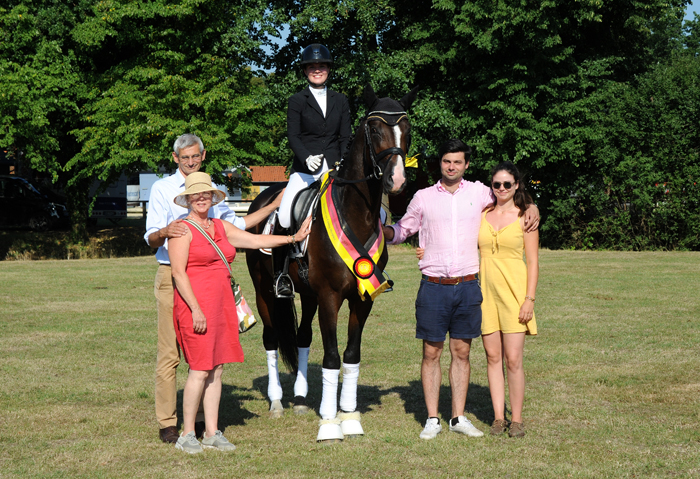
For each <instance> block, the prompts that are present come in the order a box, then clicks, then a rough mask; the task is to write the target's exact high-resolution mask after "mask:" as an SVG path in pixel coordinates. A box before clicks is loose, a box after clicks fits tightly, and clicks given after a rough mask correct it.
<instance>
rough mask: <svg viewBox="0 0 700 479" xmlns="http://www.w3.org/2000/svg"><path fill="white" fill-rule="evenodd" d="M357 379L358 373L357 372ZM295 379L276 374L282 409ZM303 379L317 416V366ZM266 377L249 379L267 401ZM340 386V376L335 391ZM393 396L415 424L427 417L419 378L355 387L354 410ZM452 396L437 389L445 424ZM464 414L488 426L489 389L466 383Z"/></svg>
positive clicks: (287, 405) (362, 410) (286, 405)
mask: <svg viewBox="0 0 700 479" xmlns="http://www.w3.org/2000/svg"><path fill="white" fill-rule="evenodd" d="M360 376H362V372H361V371H360ZM295 379H296V376H295V375H293V374H290V373H288V372H284V371H280V383H281V384H282V391H283V397H282V405H283V406H284V408H285V409H288V408H291V407H292V405H293V403H294V381H295ZM307 380H308V383H309V393H308V395H307V396H306V404H307V406H309V408H311V409H312V410H314V411H315V413H316V414H318V409H319V406H320V404H321V396H322V379H321V365H320V364H317V363H312V364H309V368H308V374H307ZM267 384H268V380H267V376H259V377H257V378H255V379H253V387H252V388H253V389H254V390H257V391H258V392H259V393H260V394H261V395H262V396H263V397H266V398H267ZM341 387H342V376H341V381H340V384H339V389H340V388H341ZM391 393H395V394H398V395H399V397H400V398H401V400H402V401H403V403H404V410H405V411H406V413H407V414H413V417H414V418H415V420H416V422H418V423H419V424H421V425H422V424H424V423H425V420H426V419H427V418H428V413H427V411H426V408H425V400H424V398H423V385H422V383H421V381H420V379H416V380H415V381H410V382H409V383H408V384H407V385H406V386H395V387H393V388H390V389H382V388H379V387H377V386H365V385H363V384H361V379H360V384H358V385H357V410H358V411H359V412H360V413H361V414H365V413H367V412H370V411H372V410H373V409H374V408H375V407H376V406H379V405H380V404H381V403H382V396H385V395H388V394H391ZM451 400H452V393H451V391H450V386H449V385H442V386H441V387H440V401H439V403H438V410H439V413H440V415H441V416H442V418H443V420H445V421H448V420H449V419H450V418H451V417H452V403H451ZM466 412H467V413H468V414H473V415H474V416H476V418H477V419H478V420H479V421H482V422H484V423H486V424H491V422H492V421H493V408H492V407H491V395H490V393H489V388H487V387H485V386H481V385H479V384H474V383H471V384H469V390H468V394H467V405H466Z"/></svg>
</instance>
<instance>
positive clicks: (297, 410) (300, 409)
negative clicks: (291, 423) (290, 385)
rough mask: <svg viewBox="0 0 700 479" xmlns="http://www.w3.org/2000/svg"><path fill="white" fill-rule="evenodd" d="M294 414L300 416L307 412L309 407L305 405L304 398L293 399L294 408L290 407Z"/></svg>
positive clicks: (296, 397)
mask: <svg viewBox="0 0 700 479" xmlns="http://www.w3.org/2000/svg"><path fill="white" fill-rule="evenodd" d="M292 411H294V414H297V415H301V414H306V413H307V412H309V406H307V405H306V398H305V397H304V396H295V397H294V406H293V407H292Z"/></svg>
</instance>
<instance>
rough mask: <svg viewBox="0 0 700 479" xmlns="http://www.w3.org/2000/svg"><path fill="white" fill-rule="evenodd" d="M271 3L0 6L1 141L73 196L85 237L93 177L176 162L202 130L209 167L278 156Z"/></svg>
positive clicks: (185, 0) (25, 0) (107, 0)
mask: <svg viewBox="0 0 700 479" xmlns="http://www.w3.org/2000/svg"><path fill="white" fill-rule="evenodd" d="M265 9H266V3H265V2H260V1H239V2H226V3H224V2H218V1H213V0H182V1H179V2H170V1H167V0H156V1H127V0H103V1H99V2H91V1H86V0H83V1H77V2H72V3H63V2H55V1H52V0H31V1H29V0H10V1H9V2H6V6H5V7H4V8H3V9H0V35H2V40H3V41H2V42H0V91H2V92H4V93H3V94H2V97H1V99H0V121H1V123H0V142H2V144H4V145H7V146H13V147H15V148H16V149H18V150H21V151H22V152H23V153H24V159H25V161H27V162H28V163H29V164H30V165H31V167H32V168H33V169H35V170H37V171H41V172H45V173H47V174H49V175H51V177H52V179H53V180H54V181H55V182H57V183H58V184H59V185H60V186H62V187H63V188H64V190H65V192H66V194H67V199H68V203H69V204H68V206H69V209H70V211H71V215H72V221H73V226H74V233H75V236H76V238H84V237H85V234H86V231H85V224H86V220H87V214H88V211H89V208H88V207H89V205H90V200H91V198H89V197H88V190H89V185H90V184H91V183H92V181H93V180H94V179H95V178H99V179H100V180H103V181H105V182H106V183H109V182H111V181H113V180H114V179H116V178H117V177H118V176H119V175H120V174H122V173H123V172H129V171H136V170H138V169H141V168H157V167H158V166H159V165H163V164H169V162H170V159H169V156H170V155H169V152H170V151H171V148H172V143H173V141H174V139H175V138H176V137H177V136H178V135H180V134H182V133H184V132H194V133H197V134H199V135H200V136H201V137H202V139H203V140H204V142H205V146H206V148H207V150H208V152H209V155H208V157H207V158H208V161H207V164H206V168H207V169H208V170H209V171H210V172H213V173H218V172H219V171H220V170H221V169H223V168H224V167H226V166H231V165H232V166H236V165H239V164H244V165H248V164H254V163H256V162H261V161H264V158H265V157H266V156H272V155H271V151H274V149H275V148H274V145H273V144H272V142H271V141H270V135H269V133H268V131H269V130H268V128H267V127H266V124H267V123H269V117H270V116H271V115H273V114H274V113H273V112H271V111H269V110H267V109H265V108H263V106H264V104H265V96H266V93H265V90H266V89H265V85H264V83H263V82H262V81H261V80H260V79H259V78H257V76H256V74H255V73H254V72H253V71H252V70H251V65H253V64H262V63H263V62H264V51H263V50H262V48H261V46H262V44H263V43H264V41H265V31H266V29H267V28H268V27H269V22H268V21H267V20H266V18H265Z"/></svg>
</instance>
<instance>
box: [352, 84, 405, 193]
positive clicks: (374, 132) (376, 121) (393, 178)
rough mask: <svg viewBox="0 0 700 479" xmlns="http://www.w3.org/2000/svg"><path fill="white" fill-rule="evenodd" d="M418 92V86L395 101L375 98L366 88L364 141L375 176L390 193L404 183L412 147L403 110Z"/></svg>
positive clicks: (367, 87)
mask: <svg viewBox="0 0 700 479" xmlns="http://www.w3.org/2000/svg"><path fill="white" fill-rule="evenodd" d="M417 93H418V87H416V88H414V89H413V90H411V91H410V92H409V93H407V94H406V95H405V96H404V97H403V98H402V99H401V100H400V101H396V100H392V99H391V98H377V95H376V94H375V93H374V90H373V89H372V86H371V85H369V84H367V86H366V87H365V93H364V100H365V105H366V106H367V118H366V120H365V123H364V130H365V131H364V135H365V141H366V143H367V148H368V149H369V157H370V158H371V160H372V163H373V164H372V167H373V169H374V170H375V176H376V177H379V176H381V177H382V186H383V187H384V191H385V192H386V193H389V194H393V195H395V194H398V193H401V190H403V188H404V186H406V170H405V165H404V161H405V159H406V154H407V153H408V150H409V148H410V146H411V124H410V123H409V121H408V117H407V116H406V110H408V108H409V107H410V106H411V104H412V103H413V101H414V100H415V99H416V94H417ZM358 133H359V132H358Z"/></svg>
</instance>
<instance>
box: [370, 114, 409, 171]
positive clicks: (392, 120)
mask: <svg viewBox="0 0 700 479" xmlns="http://www.w3.org/2000/svg"><path fill="white" fill-rule="evenodd" d="M404 118H406V119H407V118H408V116H407V115H406V112H405V111H371V112H369V113H367V117H366V118H365V141H366V142H367V147H368V148H369V157H370V159H371V160H372V168H373V173H372V177H373V178H375V179H377V180H378V179H380V178H381V177H382V176H383V174H384V172H383V171H382V169H381V167H380V166H379V162H380V161H382V160H383V159H384V158H386V157H387V156H393V155H398V156H400V157H401V159H402V160H405V159H406V152H405V151H403V150H402V149H401V148H399V147H397V146H392V147H391V148H387V149H386V150H382V151H380V152H379V153H375V152H374V147H373V146H372V139H371V137H370V134H369V121H370V120H380V121H382V122H383V123H385V124H386V125H388V126H396V125H398V124H399V122H400V121H401V120H403V119H404ZM368 179H369V177H368Z"/></svg>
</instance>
